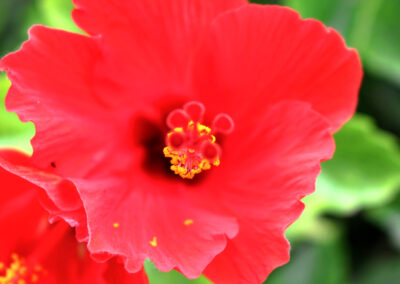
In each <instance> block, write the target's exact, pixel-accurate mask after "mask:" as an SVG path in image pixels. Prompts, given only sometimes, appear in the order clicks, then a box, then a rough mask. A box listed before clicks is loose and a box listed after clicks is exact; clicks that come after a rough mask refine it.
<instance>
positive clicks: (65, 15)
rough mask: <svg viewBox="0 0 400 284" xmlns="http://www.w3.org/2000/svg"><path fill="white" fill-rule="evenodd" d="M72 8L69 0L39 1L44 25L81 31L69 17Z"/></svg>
mask: <svg viewBox="0 0 400 284" xmlns="http://www.w3.org/2000/svg"><path fill="white" fill-rule="evenodd" d="M72 9H73V5H72V2H71V1H70V0H42V1H40V2H39V10H40V11H41V14H42V17H43V22H44V24H45V25H47V26H50V27H54V28H58V29H63V30H67V31H71V32H77V33H82V31H81V30H79V28H78V27H77V26H76V25H75V23H74V22H73V21H72V18H71V11H72Z"/></svg>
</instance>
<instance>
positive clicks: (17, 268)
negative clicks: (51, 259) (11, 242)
mask: <svg viewBox="0 0 400 284" xmlns="http://www.w3.org/2000/svg"><path fill="white" fill-rule="evenodd" d="M45 274H46V272H45V271H44V270H43V268H42V267H41V266H39V265H35V266H34V267H33V268H32V267H30V266H28V265H27V263H26V261H25V259H24V258H22V257H20V256H19V255H18V254H16V253H13V254H12V255H11V263H10V265H9V266H8V267H7V266H6V265H5V264H4V263H3V262H0V275H1V276H0V284H27V283H38V281H39V277H40V276H42V275H45Z"/></svg>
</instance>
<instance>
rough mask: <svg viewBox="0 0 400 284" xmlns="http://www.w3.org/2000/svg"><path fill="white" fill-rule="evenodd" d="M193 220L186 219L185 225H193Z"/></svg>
mask: <svg viewBox="0 0 400 284" xmlns="http://www.w3.org/2000/svg"><path fill="white" fill-rule="evenodd" d="M193 222H194V221H193V220H192V219H186V220H185V221H184V222H183V224H184V225H185V226H190V225H192V224H193Z"/></svg>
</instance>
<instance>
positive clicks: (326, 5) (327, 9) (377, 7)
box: [284, 0, 400, 85]
mask: <svg viewBox="0 0 400 284" xmlns="http://www.w3.org/2000/svg"><path fill="white" fill-rule="evenodd" d="M284 3H285V4H286V5H288V6H291V7H292V8H294V9H296V10H297V11H299V12H300V13H301V15H302V16H303V17H305V18H316V19H319V20H321V21H323V22H324V23H325V24H326V25H328V26H332V27H334V28H336V29H337V30H339V32H341V33H342V35H344V36H345V38H346V40H347V42H348V44H349V45H350V46H353V47H356V48H357V49H358V50H359V52H360V54H361V56H362V58H363V62H364V65H365V67H366V68H367V69H368V70H369V71H370V72H372V73H375V74H377V75H380V76H384V77H386V78H389V79H391V80H392V81H393V82H395V83H397V84H398V85H400V52H399V50H400V37H398V36H396V32H397V31H399V30H400V17H399V16H398V14H399V11H400V1H396V0H325V1H320V0H285V1H284Z"/></svg>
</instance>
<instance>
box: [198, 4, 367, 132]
mask: <svg viewBox="0 0 400 284" xmlns="http://www.w3.org/2000/svg"><path fill="white" fill-rule="evenodd" d="M199 50H200V52H199V55H198V56H197V57H196V62H197V64H195V67H194V75H193V78H194V79H193V80H194V84H195V89H196V92H197V93H198V95H199V97H200V100H201V101H203V102H204V103H205V104H206V105H207V110H211V107H210V106H209V105H211V106H213V107H214V111H215V113H218V112H221V111H224V112H226V113H229V114H231V115H232V116H233V118H234V120H235V121H237V120H240V119H242V117H243V115H245V114H247V113H249V110H251V111H255V112H262V111H263V110H262V109H261V108H257V107H256V106H258V105H260V104H265V103H267V102H268V103H274V102H277V101H279V100H282V99H296V100H301V101H305V102H310V103H311V105H312V107H313V108H314V109H315V110H317V111H318V112H320V113H321V114H322V115H324V116H326V117H327V118H328V119H329V120H330V122H331V124H332V125H333V128H334V129H335V130H336V129H338V128H339V127H340V126H341V125H342V124H343V123H344V122H345V121H346V120H348V119H349V118H350V116H351V115H352V114H353V113H354V110H355V107H356V102H357V93H358V89H359V86H360V81H361V76H362V70H361V63H360V59H359V56H358V54H357V51H356V50H354V49H348V48H346V46H345V43H344V41H343V39H342V38H341V36H340V35H339V34H338V33H337V32H336V31H335V30H333V29H331V28H326V27H325V26H324V25H323V24H322V23H320V22H318V21H316V20H311V19H309V20H302V19H301V18H300V16H299V14H298V13H297V12H295V11H293V10H291V9H289V8H286V7H280V6H268V5H265V6H264V5H249V6H247V7H242V8H239V9H236V10H235V11H230V12H227V13H225V14H223V15H221V16H220V17H218V19H217V20H216V21H215V22H214V24H213V26H212V29H211V33H210V34H209V36H208V37H207V41H206V43H205V45H204V47H203V48H200V49H199ZM227 97H229V99H227ZM207 102H208V103H207ZM246 119H247V118H246Z"/></svg>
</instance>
